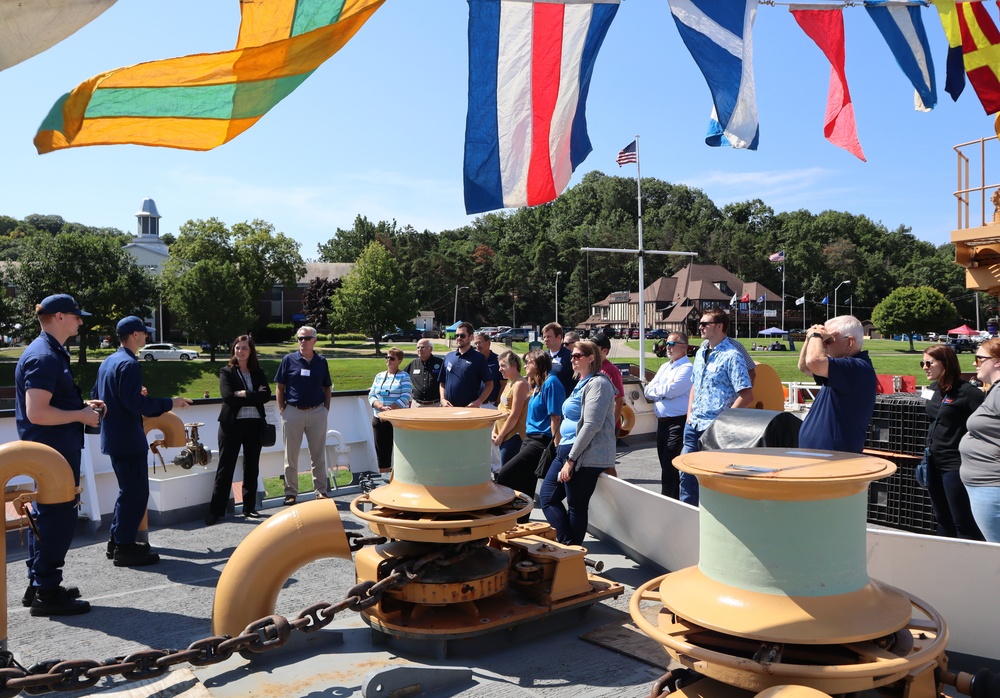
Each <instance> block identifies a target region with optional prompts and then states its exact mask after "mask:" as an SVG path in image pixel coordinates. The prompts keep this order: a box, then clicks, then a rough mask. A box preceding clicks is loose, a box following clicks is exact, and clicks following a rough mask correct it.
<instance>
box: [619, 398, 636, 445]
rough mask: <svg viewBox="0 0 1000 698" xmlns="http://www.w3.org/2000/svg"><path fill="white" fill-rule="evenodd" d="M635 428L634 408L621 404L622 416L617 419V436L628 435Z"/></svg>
mask: <svg viewBox="0 0 1000 698" xmlns="http://www.w3.org/2000/svg"><path fill="white" fill-rule="evenodd" d="M633 429H635V410H633V409H632V408H631V407H630V406H629V405H622V416H621V419H619V420H618V438H619V439H620V438H623V437H625V436H628V435H629V433H630V432H631V431H632V430H633Z"/></svg>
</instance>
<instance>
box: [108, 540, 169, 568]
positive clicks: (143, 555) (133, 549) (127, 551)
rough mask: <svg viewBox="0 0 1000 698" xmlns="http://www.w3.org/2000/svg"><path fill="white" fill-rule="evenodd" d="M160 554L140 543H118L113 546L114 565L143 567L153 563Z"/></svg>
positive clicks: (158, 558) (158, 559)
mask: <svg viewBox="0 0 1000 698" xmlns="http://www.w3.org/2000/svg"><path fill="white" fill-rule="evenodd" d="M159 561H160V556H159V555H157V554H156V553H154V552H152V551H151V550H150V549H149V545H145V544H142V543H130V544H129V543H120V544H119V545H118V546H117V547H116V548H115V567H145V566H146V565H155V564H156V563H157V562H159Z"/></svg>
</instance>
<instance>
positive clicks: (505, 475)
mask: <svg viewBox="0 0 1000 698" xmlns="http://www.w3.org/2000/svg"><path fill="white" fill-rule="evenodd" d="M524 371H525V376H526V377H527V379H528V387H529V389H530V391H531V392H530V393H529V396H528V405H527V407H526V408H525V409H526V410H527V418H526V420H525V428H524V431H525V438H524V442H523V443H522V444H521V450H520V451H518V452H517V454H516V455H514V456H513V457H512V458H511V459H510V460H509V461H507V462H506V463H504V464H503V466H501V468H500V472H498V473H497V483H498V484H500V485H504V486H505V487H510V488H511V489H513V490H517V491H518V492H523V493H524V494H526V495H528V496H529V497H531V496H534V494H535V486H536V485H537V484H538V478H537V477H535V468H537V467H538V461H539V459H540V458H541V457H542V453H544V452H545V449H546V448H547V447H548V445H549V442H550V441H552V435H553V434H555V435H556V443H557V444H558V443H559V425H560V423H561V422H562V414H563V413H562V404H563V401H564V400H565V399H566V390H565V389H564V388H563V386H562V383H560V382H559V379H558V378H556V377H555V376H554V375H553V374H552V359H551V358H549V355H548V352H545V351H541V350H538V349H536V350H535V351H531V352H528V353H527V354H525V356H524ZM524 519H525V521H526V520H527V516H525V517H524Z"/></svg>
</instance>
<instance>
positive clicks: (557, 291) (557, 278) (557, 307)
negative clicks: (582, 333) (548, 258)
mask: <svg viewBox="0 0 1000 698" xmlns="http://www.w3.org/2000/svg"><path fill="white" fill-rule="evenodd" d="M560 276H562V272H561V271H557V272H556V324H557V325H558V324H559V277H560Z"/></svg>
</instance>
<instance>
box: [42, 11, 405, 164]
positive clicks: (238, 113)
mask: <svg viewBox="0 0 1000 698" xmlns="http://www.w3.org/2000/svg"><path fill="white" fill-rule="evenodd" d="M384 1H385V0H318V1H317V2H308V3H304V2H296V0H272V1H270V2H241V3H240V15H241V22H240V30H239V36H238V38H237V40H236V48H234V49H232V50H230V51H222V52H221V53H200V54H194V55H190V56H182V57H180V58H168V59H165V60H160V61H152V62H150V63H140V64H139V65H133V66H129V67H125V68H116V69H115V70H109V71H107V72H105V73H101V74H100V75H97V76H96V77H92V78H90V79H89V80H87V81H85V82H82V83H80V84H79V85H77V86H76V87H75V88H74V89H73V91H72V92H70V93H69V94H66V95H63V96H62V97H61V98H59V100H58V101H57V102H56V103H55V105H53V107H52V108H51V110H49V113H48V115H47V116H46V117H45V120H44V121H42V124H41V126H39V128H38V133H37V134H35V148H36V149H37V150H38V152H39V153H49V152H52V151H53V150H60V149H62V148H71V147H78V146H85V145H115V144H121V143H131V144H134V145H149V146H162V147H168V148H182V149H185V150H211V149H212V148H215V147H217V146H220V145H222V144H223V143H228V142H229V141H231V140H232V139H234V138H236V137H237V136H238V135H240V134H241V133H243V132H244V131H246V130H247V129H249V128H250V127H252V126H253V125H254V124H255V123H257V122H258V121H259V120H260V119H261V118H263V116H264V115H265V114H266V113H267V112H268V111H269V110H270V109H271V108H272V107H274V106H275V105H276V104H278V102H280V101H281V100H282V99H284V98H285V97H286V96H288V95H289V94H290V93H291V92H292V91H293V90H295V88H297V87H298V86H299V85H301V84H302V83H303V82H305V80H306V79H307V78H308V77H309V76H310V75H312V74H313V72H314V71H315V70H316V69H317V68H319V67H320V66H321V65H322V64H323V62H324V61H326V60H327V59H328V58H330V57H331V56H332V55H333V54H335V53H337V51H339V50H340V49H341V48H342V47H343V46H344V45H345V44H346V43H347V42H348V41H350V40H351V38H352V37H353V36H354V35H355V34H356V33H357V31H358V30H359V29H361V27H362V26H363V25H364V23H365V22H366V21H367V20H368V19H369V18H370V17H371V16H372V15H373V14H374V13H375V11H376V10H378V8H379V7H381V5H382V3H383V2H384ZM315 118H316V122H315V123H313V124H312V125H311V126H310V125H309V124H305V123H304V124H302V133H301V137H302V139H303V140H302V141H300V143H299V147H303V148H305V147H308V145H307V140H308V138H310V137H316V136H315V134H316V133H318V132H319V131H318V130H317V129H322V126H321V125H320V124H321V122H322V117H321V116H320V115H316V117H315Z"/></svg>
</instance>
